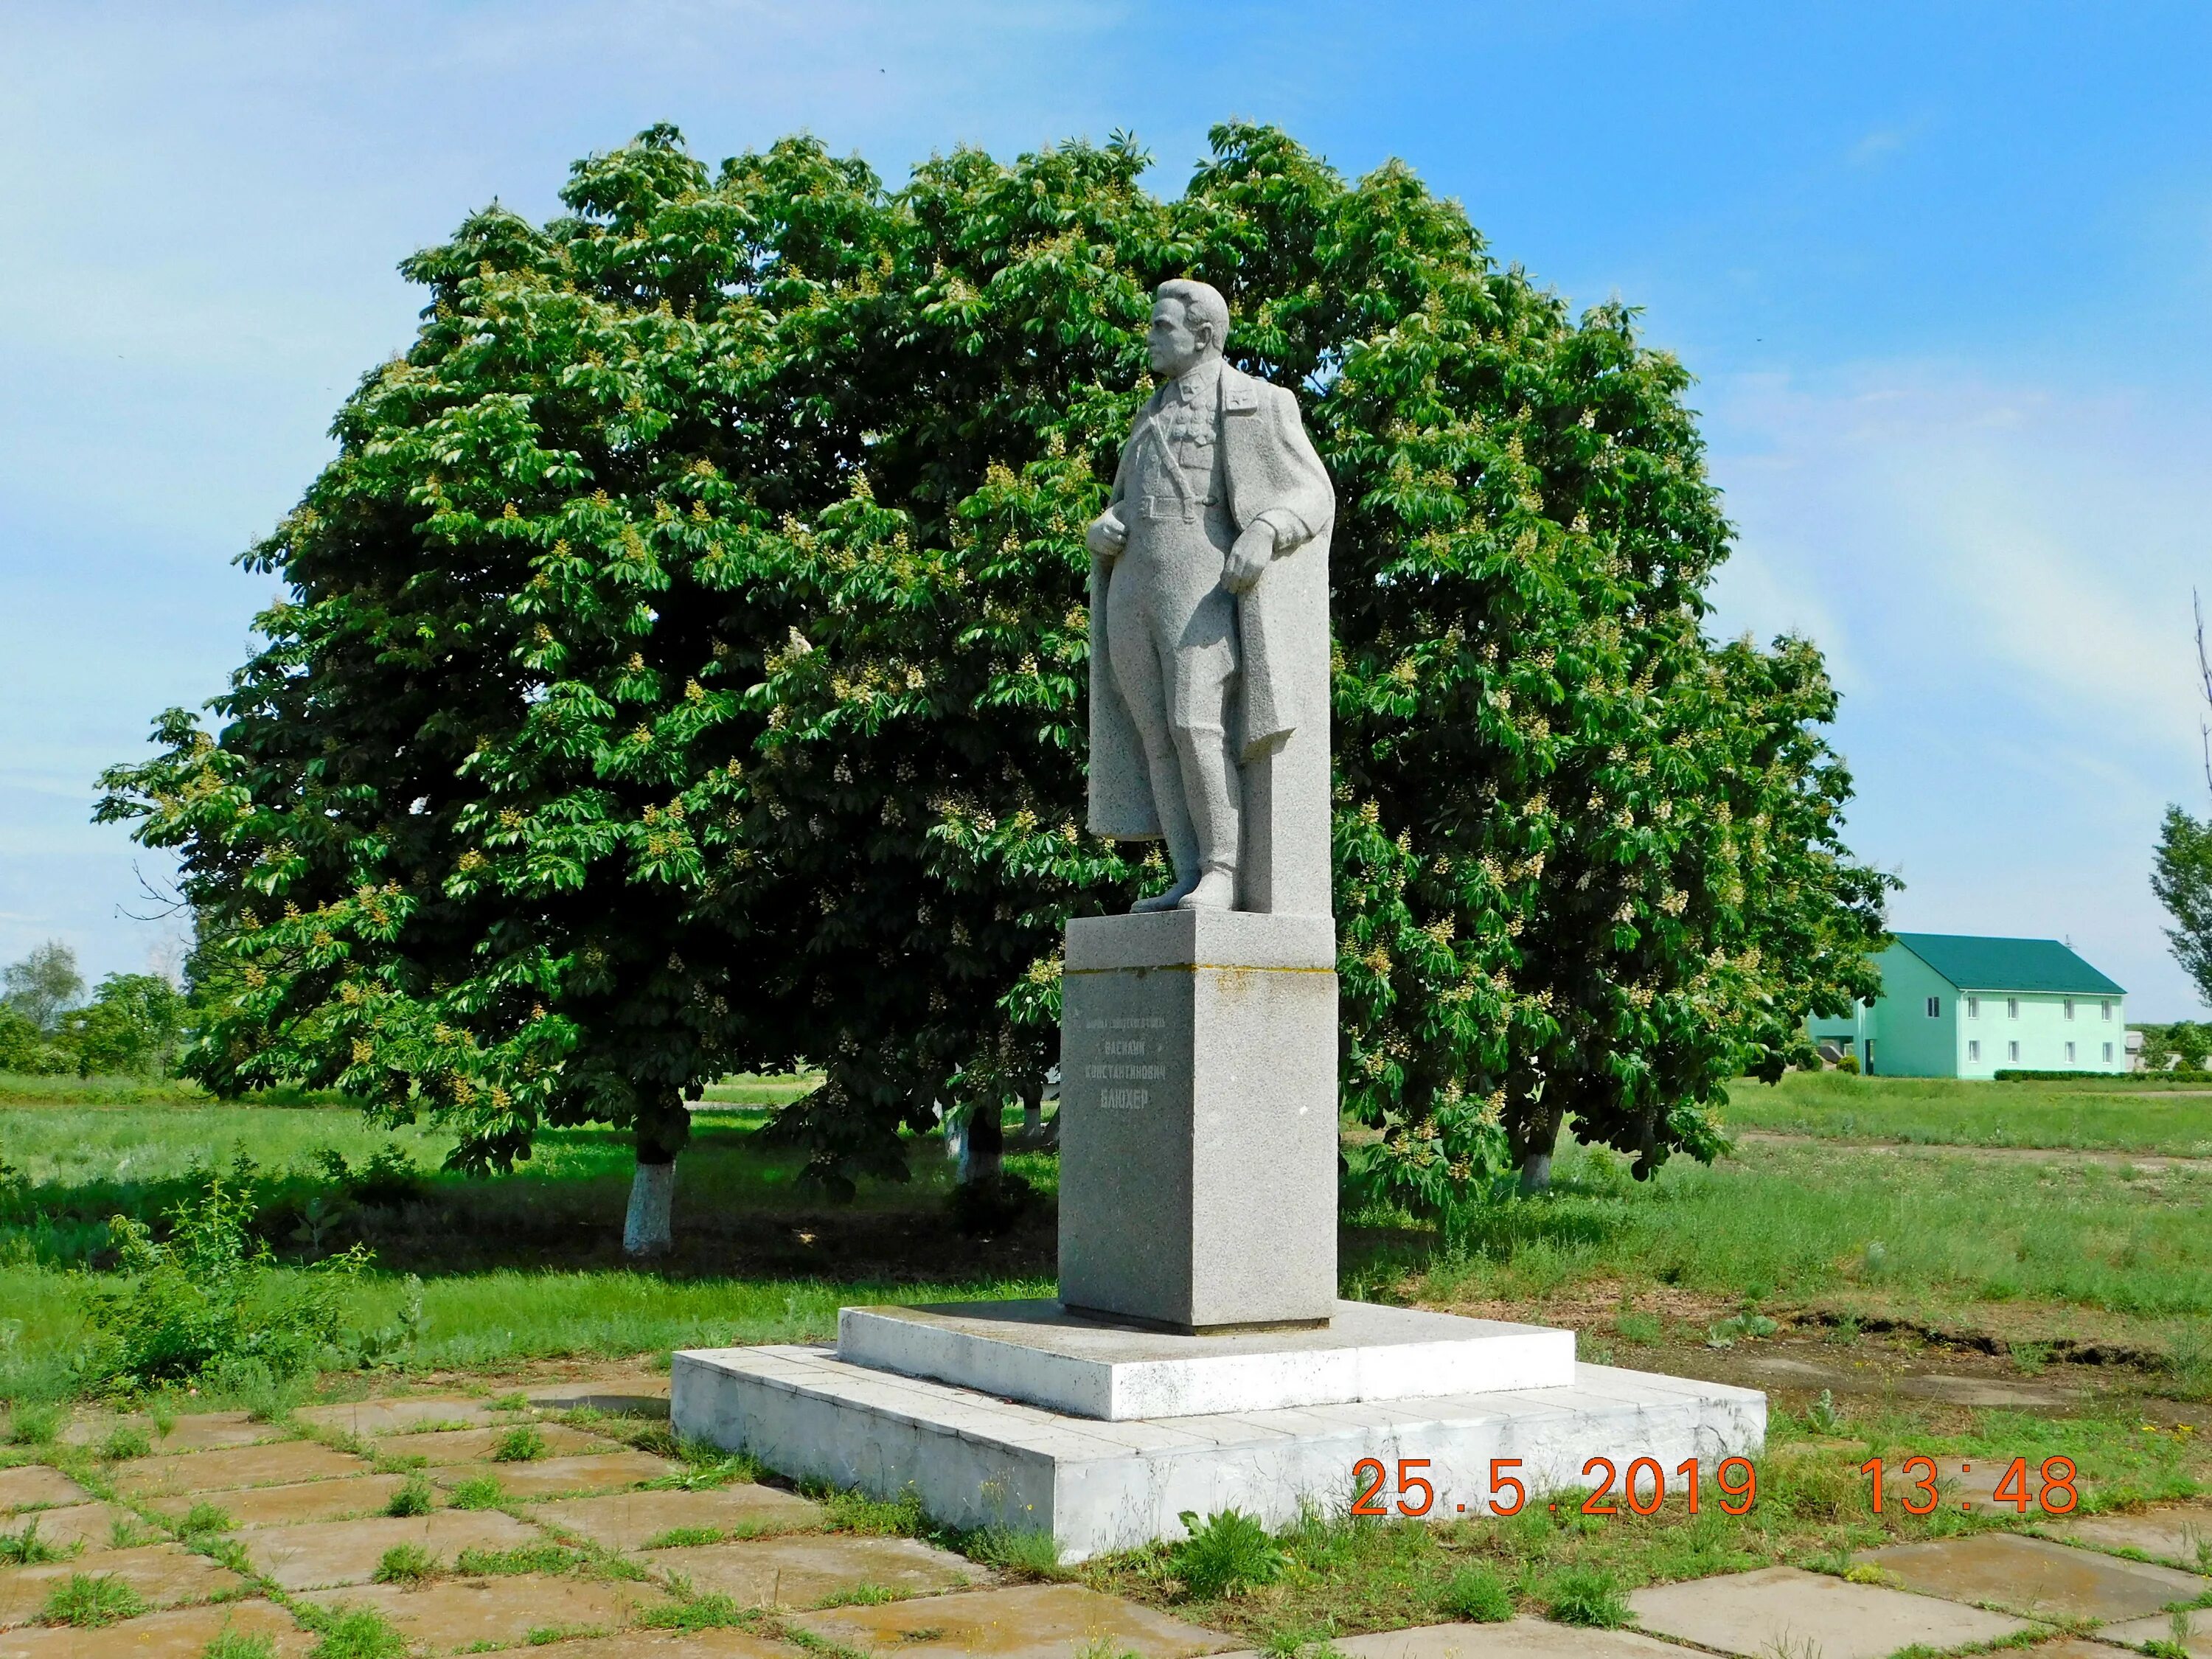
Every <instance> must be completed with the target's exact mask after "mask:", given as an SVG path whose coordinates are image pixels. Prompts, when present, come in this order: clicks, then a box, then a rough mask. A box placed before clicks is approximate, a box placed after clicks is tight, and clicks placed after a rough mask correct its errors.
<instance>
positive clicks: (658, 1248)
mask: <svg viewBox="0 0 2212 1659" xmlns="http://www.w3.org/2000/svg"><path fill="white" fill-rule="evenodd" d="M689 1139H691V1114H690V1113H689V1112H687V1111H686V1110H684V1097H683V1096H682V1095H681V1094H679V1093H678V1091H675V1090H673V1089H665V1090H660V1091H656V1093H655V1096H654V1097H653V1100H652V1101H651V1102H650V1103H648V1104H645V1105H641V1106H640V1107H639V1108H638V1114H637V1125H636V1129H635V1146H636V1148H637V1173H636V1174H635V1175H634V1176H631V1177H630V1183H629V1214H628V1215H627V1216H626V1217H624V1218H623V1254H624V1255H629V1256H632V1257H634V1258H638V1259H643V1258H645V1257H648V1256H656V1255H667V1254H668V1252H669V1251H670V1250H671V1249H674V1248H675V1245H676V1234H675V1229H674V1227H673V1225H671V1224H672V1221H673V1216H674V1212H675V1207H676V1155H677V1154H678V1152H682V1151H683V1150H684V1142H685V1141H687V1140H689Z"/></svg>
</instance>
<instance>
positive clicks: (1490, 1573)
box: [1437, 1565, 1513, 1625]
mask: <svg viewBox="0 0 2212 1659" xmlns="http://www.w3.org/2000/svg"><path fill="white" fill-rule="evenodd" d="M1437 1606H1438V1607H1442V1608H1443V1610H1444V1611H1445V1612H1446V1613H1449V1614H1451V1616H1452V1617H1453V1618H1455V1619H1464V1620H1467V1621H1468V1623H1469V1624H1474V1625H1501V1624H1504V1622H1505V1621H1506V1620H1508V1619H1510V1618H1511V1617H1512V1616H1513V1592H1512V1591H1511V1590H1510V1589H1506V1587H1505V1581H1504V1579H1503V1578H1500V1577H1498V1573H1497V1571H1496V1570H1495V1569H1494V1568H1491V1567H1486V1566H1482V1565H1475V1566H1472V1567H1462V1568H1461V1569H1460V1570H1459V1571H1457V1572H1455V1573H1454V1574H1453V1575H1452V1576H1451V1577H1449V1578H1447V1579H1446V1580H1444V1587H1443V1590H1442V1591H1441V1592H1440V1593H1439V1594H1438V1595H1437Z"/></svg>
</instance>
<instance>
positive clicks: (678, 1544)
mask: <svg viewBox="0 0 2212 1659" xmlns="http://www.w3.org/2000/svg"><path fill="white" fill-rule="evenodd" d="M726 1536H727V1534H726V1533H724V1532H723V1530H722V1529H721V1528H720V1527H671V1528H669V1529H668V1530H667V1531H666V1532H657V1533H655V1534H653V1536H652V1537H650V1538H648V1539H647V1540H646V1541H645V1544H644V1546H643V1547H645V1548H647V1549H649V1550H680V1549H684V1548H687V1547H690V1546H692V1545H695V1544H719V1543H720V1542H721V1541H722V1540H723V1539H724V1538H725V1537H726Z"/></svg>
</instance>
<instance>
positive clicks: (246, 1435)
mask: <svg viewBox="0 0 2212 1659" xmlns="http://www.w3.org/2000/svg"><path fill="white" fill-rule="evenodd" d="M117 1429H136V1430H137V1431H139V1432H140V1433H141V1434H143V1435H144V1436H145V1437H146V1443H147V1444H148V1445H149V1446H151V1447H152V1448H153V1449H155V1451H157V1452H183V1451H216V1450H220V1449H222V1448H224V1447H226V1446H259V1445H264V1444H266V1443H268V1442H270V1441H272V1440H284V1439H289V1437H290V1433H289V1431H288V1430H287V1429H285V1427H284V1426H283V1425H282V1424H280V1423H257V1422H255V1421H254V1420H253V1418H252V1414H251V1413H247V1412H189V1413H185V1415H184V1416H182V1417H175V1418H172V1419H169V1429H168V1432H167V1433H166V1434H164V1433H163V1432H162V1431H161V1425H160V1424H159V1423H157V1422H155V1420H154V1419H152V1418H150V1417H135V1416H134V1417H117V1418H104V1419H96V1420H88V1421H86V1422H82V1423H72V1424H71V1425H70V1426H69V1429H68V1430H67V1431H65V1432H64V1434H63V1436H62V1438H63V1439H64V1440H66V1441H68V1442H69V1443H70V1444H72V1445H79V1446H96V1445H98V1444H99V1443H100V1442H101V1441H103V1440H105V1439H106V1438H107V1437H108V1436H109V1435H110V1434H112V1433H113V1432H114V1431H116V1430H117Z"/></svg>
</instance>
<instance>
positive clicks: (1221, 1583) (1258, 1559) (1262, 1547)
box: [1175, 1510, 1291, 1601]
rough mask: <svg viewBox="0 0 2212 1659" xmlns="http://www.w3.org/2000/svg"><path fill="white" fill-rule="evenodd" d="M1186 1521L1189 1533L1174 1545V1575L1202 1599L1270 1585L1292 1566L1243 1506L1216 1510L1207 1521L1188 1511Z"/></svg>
mask: <svg viewBox="0 0 2212 1659" xmlns="http://www.w3.org/2000/svg"><path fill="white" fill-rule="evenodd" d="M1182 1524H1183V1527H1184V1529H1185V1530H1186V1531H1188V1533H1189V1534H1190V1536H1189V1537H1188V1538H1186V1539H1184V1540H1183V1541H1182V1543H1180V1544H1178V1545H1176V1551H1175V1572H1176V1577H1178V1578H1180V1579H1182V1582H1183V1586H1184V1588H1185V1589H1188V1591H1189V1592H1190V1593H1191V1595H1194V1596H1196V1597H1197V1598H1198V1599H1199V1600H1200V1601H1212V1599H1213V1598H1214V1597H1216V1596H1218V1595H1229V1594H1231V1592H1232V1591H1236V1590H1240V1589H1248V1588H1249V1587H1251V1586H1253V1585H1255V1584H1272V1583H1274V1582H1275V1580H1276V1579H1278V1578H1279V1577H1282V1576H1283V1573H1284V1571H1285V1569H1286V1568H1287V1567H1289V1565H1290V1564H1291V1558H1290V1557H1289V1556H1288V1555H1286V1554H1285V1553H1283V1550H1282V1548H1281V1547H1280V1546H1279V1545H1278V1544H1277V1543H1276V1542H1275V1541H1274V1539H1273V1537H1272V1536H1270V1535H1269V1534H1268V1532H1267V1528H1265V1527H1263V1526H1261V1524H1260V1523H1259V1522H1258V1521H1256V1520H1255V1519H1254V1518H1253V1517H1252V1516H1249V1515H1246V1514H1245V1513H1244V1512H1243V1510H1216V1511H1215V1512H1214V1513H1213V1514H1212V1515H1209V1516H1206V1519H1205V1520H1203V1521H1200V1519H1199V1518H1198V1512H1197V1511H1196V1510H1184V1511H1183V1514H1182Z"/></svg>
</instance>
